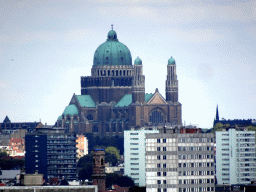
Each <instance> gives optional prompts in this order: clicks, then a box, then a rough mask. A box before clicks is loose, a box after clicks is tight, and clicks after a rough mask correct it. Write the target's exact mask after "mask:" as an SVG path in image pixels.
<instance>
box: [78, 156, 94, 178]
mask: <svg viewBox="0 0 256 192" xmlns="http://www.w3.org/2000/svg"><path fill="white" fill-rule="evenodd" d="M92 160H93V157H92V154H87V155H85V156H83V157H81V158H80V159H79V161H78V164H77V167H78V168H80V170H79V172H78V177H79V179H82V180H85V179H89V180H90V179H91V177H92Z"/></svg>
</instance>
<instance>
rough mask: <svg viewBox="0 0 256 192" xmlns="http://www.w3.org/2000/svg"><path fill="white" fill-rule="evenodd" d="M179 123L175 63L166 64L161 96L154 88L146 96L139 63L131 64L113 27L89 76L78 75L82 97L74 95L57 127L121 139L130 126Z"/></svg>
mask: <svg viewBox="0 0 256 192" xmlns="http://www.w3.org/2000/svg"><path fill="white" fill-rule="evenodd" d="M165 122H166V123H170V124H172V125H173V126H174V125H181V124H182V120H181V103H180V102H179V101H178V80H177V74H176V62H175V60H174V59H173V58H172V57H171V58H170V59H169V60H168V62H167V77H166V92H165V98H164V97H163V96H162V95H161V94H160V93H159V91H158V89H156V91H155V93H154V94H148V93H145V76H144V75H143V65H142V60H141V59H140V58H139V57H137V58H136V59H135V61H134V64H132V57H131V52H130V50H129V49H128V47H127V46H126V45H124V44H122V43H120V42H119V41H118V39H117V34H116V32H115V31H114V30H113V29H112V30H110V31H109V33H108V35H107V40H106V42H105V43H103V44H101V45H100V46H99V47H98V48H97V49H96V51H95V54H94V60H93V66H92V69H91V76H83V77H81V95H75V94H74V95H73V97H72V98H71V101H70V103H69V105H68V106H67V107H66V108H65V110H64V112H63V114H62V115H61V116H59V118H58V120H57V125H58V126H60V127H63V128H66V129H68V130H69V131H70V132H73V131H74V132H76V133H77V134H84V133H87V132H92V133H94V134H95V135H99V136H113V135H119V136H122V137H123V133H124V130H130V128H131V127H143V126H147V125H158V124H164V123H165Z"/></svg>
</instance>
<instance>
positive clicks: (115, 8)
mask: <svg viewBox="0 0 256 192" xmlns="http://www.w3.org/2000/svg"><path fill="white" fill-rule="evenodd" d="M99 2H101V1H98V2H97V3H99ZM103 2H105V1H103ZM97 3H96V4H97ZM125 4H127V5H126V6H125ZM97 14H99V15H101V16H105V17H113V16H118V17H123V18H129V19H136V20H146V21H150V22H154V23H158V24H181V23H186V22H195V23H197V22H201V21H207V22H212V23H220V22H230V21H239V22H245V23H249V22H253V21H255V20H256V3H255V2H253V1H250V2H246V3H244V2H230V3H229V4H225V5H222V4H217V3H215V4H213V3H205V2H201V1H181V2H180V3H177V1H173V2H171V1H128V2H127V1H125V2H124V3H123V4H122V3H120V2H119V1H118V2H117V1H115V0H113V1H110V2H109V3H106V2H105V3H104V6H101V7H99V8H97Z"/></svg>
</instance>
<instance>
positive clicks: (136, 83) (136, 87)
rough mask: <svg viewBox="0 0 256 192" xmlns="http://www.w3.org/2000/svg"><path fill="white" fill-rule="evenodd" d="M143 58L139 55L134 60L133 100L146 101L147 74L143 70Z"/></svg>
mask: <svg viewBox="0 0 256 192" xmlns="http://www.w3.org/2000/svg"><path fill="white" fill-rule="evenodd" d="M142 69H143V68H142V60H141V59H140V58H139V57H137V58H136V59H135V61H134V76H133V85H132V102H133V103H135V102H136V101H138V102H139V103H144V101H145V76H144V75H143V71H142Z"/></svg>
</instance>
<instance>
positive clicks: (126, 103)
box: [115, 93, 154, 107]
mask: <svg viewBox="0 0 256 192" xmlns="http://www.w3.org/2000/svg"><path fill="white" fill-rule="evenodd" d="M153 95H154V94H152V93H150V94H149V93H146V94H145V101H146V102H148V101H149V100H150V98H151V97H152V96H153ZM131 103H132V94H127V95H125V96H123V98H122V99H121V100H120V101H119V102H118V103H117V104H116V105H115V107H125V106H129V105H130V104H131Z"/></svg>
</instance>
